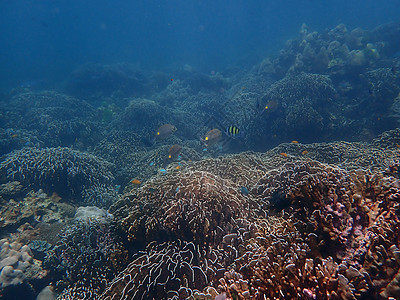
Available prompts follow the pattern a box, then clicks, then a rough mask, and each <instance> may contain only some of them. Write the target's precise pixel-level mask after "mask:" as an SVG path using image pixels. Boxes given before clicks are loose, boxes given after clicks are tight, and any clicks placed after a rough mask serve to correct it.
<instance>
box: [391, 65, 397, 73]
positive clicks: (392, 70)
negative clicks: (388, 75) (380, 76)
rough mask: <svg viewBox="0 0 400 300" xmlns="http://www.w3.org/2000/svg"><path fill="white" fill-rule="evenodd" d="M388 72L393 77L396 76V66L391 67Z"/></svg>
mask: <svg viewBox="0 0 400 300" xmlns="http://www.w3.org/2000/svg"><path fill="white" fill-rule="evenodd" d="M390 72H392V74H393V75H396V73H397V68H396V66H393V67H392V68H391V69H390Z"/></svg>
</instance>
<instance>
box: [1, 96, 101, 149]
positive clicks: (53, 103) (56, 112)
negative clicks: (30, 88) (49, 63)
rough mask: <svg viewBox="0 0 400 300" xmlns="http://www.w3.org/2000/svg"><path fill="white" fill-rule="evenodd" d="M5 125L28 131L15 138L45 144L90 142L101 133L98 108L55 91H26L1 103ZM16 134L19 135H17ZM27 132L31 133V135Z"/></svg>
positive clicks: (85, 143) (59, 144) (66, 144)
mask: <svg viewBox="0 0 400 300" xmlns="http://www.w3.org/2000/svg"><path fill="white" fill-rule="evenodd" d="M1 110H2V111H3V112H4V116H5V128H18V129H19V130H25V131H23V132H26V131H28V132H30V134H29V133H28V134H26V133H24V134H22V132H21V134H20V133H19V132H18V131H16V132H15V133H12V134H11V135H14V134H17V136H16V138H18V139H23V140H24V141H25V143H26V142H29V143H31V144H30V146H33V145H34V144H37V142H36V140H39V141H41V144H42V143H43V144H44V145H45V146H48V147H53V146H70V145H73V144H77V145H78V144H79V145H80V144H83V145H85V146H88V145H90V144H91V143H93V142H94V141H95V140H96V139H97V138H98V136H99V134H100V130H99V129H100V124H98V122H97V120H96V117H97V111H96V110H95V109H94V108H93V107H92V106H90V105H89V104H88V103H86V102H85V101H82V100H78V99H76V98H72V97H68V96H65V95H63V94H59V93H56V92H50V91H46V92H40V93H32V92H26V93H22V94H17V95H16V96H14V97H12V98H11V99H10V100H9V101H8V102H6V103H4V104H3V105H1ZM18 135H19V136H18ZM27 135H33V136H34V138H33V137H32V138H31V137H29V138H28V136H27Z"/></svg>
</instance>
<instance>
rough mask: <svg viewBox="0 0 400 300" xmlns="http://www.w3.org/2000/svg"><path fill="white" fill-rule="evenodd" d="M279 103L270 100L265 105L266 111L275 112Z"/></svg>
mask: <svg viewBox="0 0 400 300" xmlns="http://www.w3.org/2000/svg"><path fill="white" fill-rule="evenodd" d="M278 106H279V103H278V102H277V101H275V100H270V101H268V102H267V104H265V106H264V109H265V110H267V111H274V110H276V109H277V108H278Z"/></svg>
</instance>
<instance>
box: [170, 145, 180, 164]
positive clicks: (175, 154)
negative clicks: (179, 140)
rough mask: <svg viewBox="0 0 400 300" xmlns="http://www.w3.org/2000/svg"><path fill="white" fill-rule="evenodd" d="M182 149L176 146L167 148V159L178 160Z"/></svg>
mask: <svg viewBox="0 0 400 300" xmlns="http://www.w3.org/2000/svg"><path fill="white" fill-rule="evenodd" d="M181 150H182V147H181V146H179V145H178V144H175V145H173V146H172V147H171V148H169V151H168V158H169V159H172V160H176V159H178V156H179V153H181Z"/></svg>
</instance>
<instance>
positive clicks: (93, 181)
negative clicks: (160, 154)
mask: <svg viewBox="0 0 400 300" xmlns="http://www.w3.org/2000/svg"><path fill="white" fill-rule="evenodd" d="M111 170H112V165H111V164H110V163H108V162H106V161H104V160H102V159H100V158H97V157H95V156H93V155H90V154H86V153H83V152H78V151H74V150H71V149H69V148H62V147H58V148H44V149H36V148H26V149H22V150H17V151H14V152H12V153H10V154H9V155H7V157H6V158H5V159H4V160H3V161H2V162H1V163H0V173H1V176H2V178H5V179H6V180H18V181H19V182H21V184H22V185H25V186H28V187H30V188H42V189H44V190H45V191H46V192H48V193H52V192H57V193H58V194H59V195H61V196H62V197H63V198H64V197H65V198H69V199H71V200H72V201H73V202H76V203H80V204H86V205H93V204H97V205H100V206H105V207H106V206H108V205H110V204H111V203H112V202H113V201H114V200H115V197H116V192H115V189H114V186H113V184H114V175H113V174H112V173H111Z"/></svg>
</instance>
